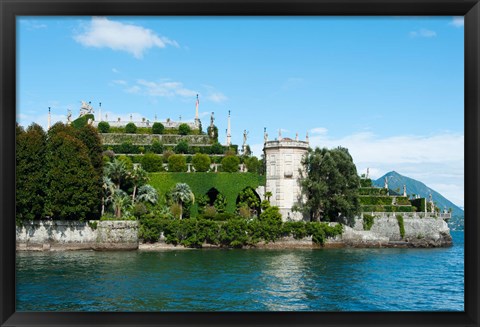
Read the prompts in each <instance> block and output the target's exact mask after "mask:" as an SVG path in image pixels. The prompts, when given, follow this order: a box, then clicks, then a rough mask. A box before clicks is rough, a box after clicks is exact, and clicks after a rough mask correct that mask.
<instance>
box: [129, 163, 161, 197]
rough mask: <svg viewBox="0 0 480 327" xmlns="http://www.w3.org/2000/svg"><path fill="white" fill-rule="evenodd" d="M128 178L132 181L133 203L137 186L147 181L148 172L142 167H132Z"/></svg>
mask: <svg viewBox="0 0 480 327" xmlns="http://www.w3.org/2000/svg"><path fill="white" fill-rule="evenodd" d="M130 178H131V180H132V182H133V193H132V203H135V196H136V193H137V188H138V187H140V186H142V185H144V184H145V183H146V182H147V181H148V173H147V171H146V170H144V169H143V168H142V167H137V168H134V169H133V172H132V173H131V175H130ZM154 190H155V189H154ZM139 191H140V190H139Z"/></svg>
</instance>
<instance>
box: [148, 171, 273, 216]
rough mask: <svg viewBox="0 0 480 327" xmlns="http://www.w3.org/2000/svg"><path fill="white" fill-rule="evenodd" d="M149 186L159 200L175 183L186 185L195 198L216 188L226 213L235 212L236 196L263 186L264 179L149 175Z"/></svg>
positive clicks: (247, 175)
mask: <svg viewBox="0 0 480 327" xmlns="http://www.w3.org/2000/svg"><path fill="white" fill-rule="evenodd" d="M149 177H150V181H149V184H150V185H152V186H153V187H154V188H155V189H156V190H157V191H158V195H159V198H160V199H163V198H164V197H165V195H166V194H167V193H168V192H169V191H170V190H171V189H172V187H174V186H175V184H177V183H187V184H188V185H189V186H190V188H191V189H192V191H193V193H194V194H195V198H199V197H200V196H202V195H204V194H207V192H208V191H209V190H210V189H211V188H212V187H214V188H216V189H217V190H218V191H219V192H220V193H221V194H223V195H224V196H225V198H226V199H227V207H226V211H227V212H229V213H233V212H235V209H236V201H237V196H238V194H239V193H240V192H241V191H242V190H243V189H245V188H246V187H251V188H253V189H256V188H257V187H258V186H260V185H265V177H264V176H260V175H256V174H251V173H173V172H165V173H151V174H149ZM191 210H192V211H191V214H192V216H195V215H196V212H197V204H196V203H195V204H194V205H193V206H192V208H191Z"/></svg>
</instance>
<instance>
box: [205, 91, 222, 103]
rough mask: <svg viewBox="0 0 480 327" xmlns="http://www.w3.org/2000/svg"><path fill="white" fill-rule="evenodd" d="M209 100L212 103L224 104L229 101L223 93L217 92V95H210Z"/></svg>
mask: <svg viewBox="0 0 480 327" xmlns="http://www.w3.org/2000/svg"><path fill="white" fill-rule="evenodd" d="M207 99H208V100H210V101H212V102H216V103H222V102H224V101H226V100H227V97H226V96H225V95H224V94H223V93H221V92H215V93H212V94H209V95H208V96H207Z"/></svg>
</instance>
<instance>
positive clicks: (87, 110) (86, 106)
mask: <svg viewBox="0 0 480 327" xmlns="http://www.w3.org/2000/svg"><path fill="white" fill-rule="evenodd" d="M93 112H94V111H93V107H92V106H91V105H90V103H87V102H86V101H82V105H81V106H80V117H82V116H83V115H86V114H92V113H93Z"/></svg>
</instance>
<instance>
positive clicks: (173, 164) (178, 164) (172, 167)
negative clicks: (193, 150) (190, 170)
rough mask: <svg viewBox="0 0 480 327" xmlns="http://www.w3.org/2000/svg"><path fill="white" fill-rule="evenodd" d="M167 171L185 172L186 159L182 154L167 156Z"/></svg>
mask: <svg viewBox="0 0 480 327" xmlns="http://www.w3.org/2000/svg"><path fill="white" fill-rule="evenodd" d="M168 171H170V172H185V171H187V161H186V159H185V157H184V156H182V155H180V154H173V155H171V156H169V157H168Z"/></svg>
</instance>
